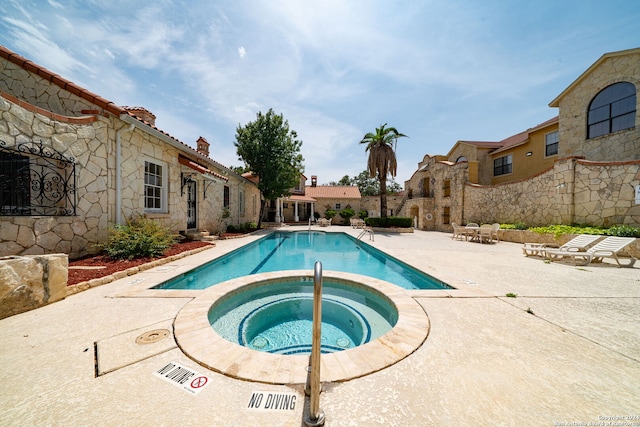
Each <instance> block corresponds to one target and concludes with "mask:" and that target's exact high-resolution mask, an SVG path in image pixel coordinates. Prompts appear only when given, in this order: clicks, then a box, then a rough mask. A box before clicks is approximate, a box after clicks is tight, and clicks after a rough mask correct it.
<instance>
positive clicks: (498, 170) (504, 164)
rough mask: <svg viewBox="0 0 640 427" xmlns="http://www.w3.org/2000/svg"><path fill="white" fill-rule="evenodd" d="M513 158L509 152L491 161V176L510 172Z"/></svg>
mask: <svg viewBox="0 0 640 427" xmlns="http://www.w3.org/2000/svg"><path fill="white" fill-rule="evenodd" d="M512 167H513V160H512V156H511V154H508V155H506V156H503V157H498V158H497V159H494V161H493V176H500V175H507V174H509V173H511V172H512Z"/></svg>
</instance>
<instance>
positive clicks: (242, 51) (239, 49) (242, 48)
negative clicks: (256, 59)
mask: <svg viewBox="0 0 640 427" xmlns="http://www.w3.org/2000/svg"><path fill="white" fill-rule="evenodd" d="M246 55H247V51H246V50H245V49H244V47H242V46H240V47H239V48H238V56H240V58H244V57H245V56H246Z"/></svg>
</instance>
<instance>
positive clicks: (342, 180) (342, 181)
mask: <svg viewBox="0 0 640 427" xmlns="http://www.w3.org/2000/svg"><path fill="white" fill-rule="evenodd" d="M352 184H353V182H352V181H351V178H349V175H345V176H343V177H342V178H340V181H338V182H335V181H329V184H327V185H352Z"/></svg>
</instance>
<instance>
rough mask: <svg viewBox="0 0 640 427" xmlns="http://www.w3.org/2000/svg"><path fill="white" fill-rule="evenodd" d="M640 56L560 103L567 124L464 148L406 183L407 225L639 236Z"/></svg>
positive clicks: (609, 66) (609, 67)
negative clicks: (622, 230) (585, 227)
mask: <svg viewBox="0 0 640 427" xmlns="http://www.w3.org/2000/svg"><path fill="white" fill-rule="evenodd" d="M638 87H640V48H638V49H630V50H624V51H619V52H613V53H607V54H605V55H603V56H602V57H601V58H600V59H598V60H597V61H596V62H595V63H594V64H593V65H592V66H591V67H589V69H587V70H586V71H585V72H584V73H583V74H582V75H580V76H579V77H578V78H577V79H576V80H575V81H574V82H573V83H571V85H569V87H567V88H566V89H565V90H564V91H563V92H562V93H561V94H560V95H558V96H557V97H556V98H555V99H554V100H553V101H551V103H550V104H549V105H550V106H551V107H554V108H558V109H559V114H558V116H557V117H554V118H552V119H550V120H548V121H546V122H544V123H541V124H539V125H537V126H534V127H533V128H531V129H527V130H526V131H523V132H521V133H519V134H517V135H513V136H510V137H508V138H506V139H504V140H502V141H496V142H492V141H458V142H457V143H456V144H455V145H454V147H453V148H452V149H451V150H450V152H449V153H448V154H447V155H444V156H438V155H436V156H430V155H426V156H425V157H424V158H423V159H422V161H421V162H420V163H419V164H418V168H417V170H416V172H414V174H413V175H412V177H411V178H410V179H409V180H407V181H406V182H405V197H404V199H403V200H402V201H401V203H400V216H411V217H414V218H415V219H416V221H417V223H418V227H419V228H421V229H427V230H441V231H449V230H450V229H451V225H450V224H451V223H458V224H465V223H467V222H479V223H483V222H484V223H492V222H503V223H514V222H524V223H526V224H528V225H530V226H537V225H548V224H571V223H579V224H590V225H595V226H612V225H621V224H626V225H630V226H635V227H638V226H640V108H638V102H639V101H638V96H637V90H638Z"/></svg>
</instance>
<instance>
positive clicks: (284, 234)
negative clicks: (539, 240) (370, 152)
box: [154, 231, 451, 289]
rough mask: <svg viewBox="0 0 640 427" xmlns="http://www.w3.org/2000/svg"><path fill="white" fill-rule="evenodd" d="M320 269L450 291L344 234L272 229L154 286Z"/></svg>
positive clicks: (195, 285)
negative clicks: (284, 271)
mask: <svg viewBox="0 0 640 427" xmlns="http://www.w3.org/2000/svg"><path fill="white" fill-rule="evenodd" d="M316 261H320V262H321V263H322V265H323V269H324V270H325V271H326V270H335V271H342V272H346V273H355V274H361V275H364V276H370V277H374V278H376V279H381V280H385V281H387V282H391V283H393V284H395V285H398V286H400V287H402V288H404V289H451V287H450V286H449V285H447V284H446V283H444V282H441V281H439V280H437V279H435V278H433V277H431V276H429V275H428V274H426V273H423V272H421V271H419V270H417V269H415V268H413V267H411V266H410V265H408V264H405V263H403V262H402V261H400V260H397V259H396V258H393V257H391V256H389V255H387V254H385V253H384V252H382V251H379V250H378V249H376V248H374V247H372V246H371V245H369V244H367V243H365V242H362V241H360V240H357V239H355V238H354V237H352V236H350V235H348V234H346V233H326V232H323V231H276V232H273V233H270V234H269V235H267V236H265V237H263V238H262V239H259V240H256V241H255V242H253V243H250V244H248V245H246V246H243V247H241V248H238V249H236V250H235V251H233V252H230V253H228V254H226V255H224V256H222V257H220V258H217V259H215V260H213V261H210V262H208V263H207V264H205V265H203V266H200V267H198V268H195V269H193V270H191V271H189V272H187V273H184V274H182V275H180V276H177V277H175V278H173V279H170V280H168V281H166V282H164V283H161V284H160V285H157V286H155V287H154V289H207V288H208V287H210V286H213V285H215V284H217V283H221V282H224V281H227V280H231V279H235V278H238V277H242V276H249V275H252V274H258V273H265V272H272V271H282V270H305V269H309V270H311V269H313V266H314V264H315V262H316Z"/></svg>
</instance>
